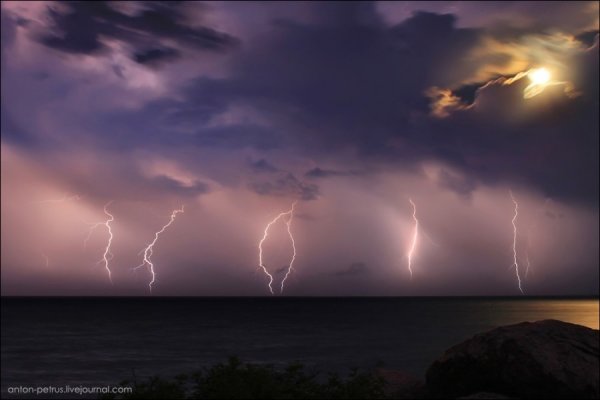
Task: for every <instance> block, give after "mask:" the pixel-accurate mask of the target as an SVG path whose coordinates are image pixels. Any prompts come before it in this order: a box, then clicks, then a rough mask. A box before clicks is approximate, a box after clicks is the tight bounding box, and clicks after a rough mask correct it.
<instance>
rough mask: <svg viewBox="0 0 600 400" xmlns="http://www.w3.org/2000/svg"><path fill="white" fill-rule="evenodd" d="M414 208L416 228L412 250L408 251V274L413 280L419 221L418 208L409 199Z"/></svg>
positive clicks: (411, 245)
mask: <svg viewBox="0 0 600 400" xmlns="http://www.w3.org/2000/svg"><path fill="white" fill-rule="evenodd" d="M408 201H409V202H410V204H411V205H412V208H413V215H412V216H413V219H414V220H415V226H414V230H413V237H412V241H411V244H410V249H409V250H408V254H407V258H408V272H410V277H411V279H412V276H413V270H412V258H413V255H414V253H415V249H416V248H417V240H418V238H419V220H418V219H417V206H416V205H415V203H414V202H413V201H412V199H411V198H409V199H408Z"/></svg>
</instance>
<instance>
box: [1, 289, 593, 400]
mask: <svg viewBox="0 0 600 400" xmlns="http://www.w3.org/2000/svg"><path fill="white" fill-rule="evenodd" d="M598 305H599V302H598V299H557V298H551V299H540V298H537V299H527V298H520V299H513V298H508V299H507V298H486V299H481V298H402V297H398V298H281V297H280V298H3V299H2V314H1V322H2V324H1V327H2V328H1V330H2V342H1V343H2V344H1V347H2V371H1V372H2V373H1V377H2V378H1V380H2V382H1V383H2V395H3V396H2V397H5V395H6V394H7V388H8V387H9V386H19V385H23V386H45V385H71V386H77V385H83V386H99V385H106V384H117V383H119V382H120V381H122V380H123V379H129V378H131V377H132V375H133V373H135V375H136V376H137V378H138V379H139V378H141V377H146V376H150V375H161V376H164V377H168V376H173V375H175V374H178V373H187V372H192V371H194V370H196V369H198V368H201V367H204V366H210V365H213V364H214V363H216V362H220V361H225V360H226V358H227V357H228V356H230V355H236V356H238V357H240V358H241V359H242V360H243V361H248V362H256V363H271V364H275V365H284V364H287V363H289V362H292V361H299V362H302V363H304V364H305V365H307V366H308V367H310V368H313V367H314V368H317V369H319V370H325V371H337V372H340V373H343V372H346V371H348V369H349V368H350V367H359V368H372V367H375V366H377V365H384V366H385V367H387V368H394V369H401V370H404V371H407V372H411V373H413V374H415V375H418V376H424V373H425V371H426V369H427V367H428V366H429V365H430V364H431V362H432V361H433V360H434V359H435V358H437V357H438V356H439V355H440V354H441V353H442V352H443V351H444V350H445V349H447V348H448V347H450V346H452V345H454V344H456V343H459V342H461V341H462V340H464V339H467V338H469V337H470V336H472V335H473V334H475V333H478V332H482V331H485V330H488V329H491V328H494V327H496V326H500V325H506V324H513V323H518V322H522V321H536V320H542V319H550V318H552V319H559V320H563V321H568V322H573V323H577V324H581V325H586V326H588V327H591V328H594V329H598ZM16 397H18V396H16Z"/></svg>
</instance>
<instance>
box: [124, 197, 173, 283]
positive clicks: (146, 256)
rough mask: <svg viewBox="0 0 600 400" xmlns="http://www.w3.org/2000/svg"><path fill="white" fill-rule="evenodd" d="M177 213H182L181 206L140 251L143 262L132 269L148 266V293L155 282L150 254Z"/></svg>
mask: <svg viewBox="0 0 600 400" xmlns="http://www.w3.org/2000/svg"><path fill="white" fill-rule="evenodd" d="M179 213H183V206H181V208H180V209H177V210H173V212H172V213H171V218H170V219H169V222H167V224H166V225H164V226H163V227H162V228H161V229H160V230H159V231H158V232H156V233H155V234H154V240H153V241H152V242H150V244H148V246H146V248H144V249H143V250H142V251H143V252H144V261H143V262H142V263H141V264H140V265H138V266H137V267H135V268H134V269H138V268H142V267H143V266H144V265H147V266H148V270H149V271H150V274H151V275H152V280H151V281H150V283H149V284H148V288H149V289H150V292H152V285H153V284H154V282H155V281H156V273H155V272H154V263H152V254H153V253H154V245H155V244H156V242H157V241H158V237H159V236H160V234H161V233H163V232H164V231H165V229H167V228H168V227H169V226H170V225H171V224H172V223H173V221H175V217H177V214H179ZM140 253H141V252H140Z"/></svg>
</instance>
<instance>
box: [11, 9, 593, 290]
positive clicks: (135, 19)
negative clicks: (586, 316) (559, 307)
mask: <svg viewBox="0 0 600 400" xmlns="http://www.w3.org/2000/svg"><path fill="white" fill-rule="evenodd" d="M598 5H599V3H598V2H547V3H544V2H489V3H487V2H486V3H482V2H474V3H471V2H460V1H458V2H397V3H391V2H372V3H371V2H365V3H355V2H352V3H341V2H336V3H327V2H319V3H317V2H294V3H286V2H276V3H275V2H273V3H271V2H264V3H260V2H240V3H236V2H210V3H196V2H194V3H186V2H81V3H79V2H65V3H62V2H11V1H5V2H2V80H1V84H2V114H1V116H2V127H1V128H2V140H1V148H2V154H1V155H2V176H1V182H2V199H1V200H2V215H1V216H2V232H1V233H2V257H1V267H2V268H1V271H2V294H3V295H150V294H152V295H155V296H160V295H198V296H205V295H207V296H208V295H270V292H269V289H268V287H267V283H268V276H267V275H266V274H265V272H264V271H263V270H262V269H261V268H260V266H259V248H258V244H259V241H260V240H261V238H263V235H264V230H265V227H266V226H267V224H268V223H269V222H270V221H271V220H272V219H273V218H275V217H277V216H278V214H279V213H281V212H285V211H287V210H289V209H290V207H291V206H292V203H294V201H296V202H297V203H296V204H295V207H294V213H293V218H292V219H291V220H289V215H286V216H283V217H282V218H281V219H280V220H278V221H277V222H276V223H274V224H273V225H272V226H271V227H270V229H269V231H268V237H267V238H266V240H265V241H264V243H263V261H264V266H265V270H266V271H268V272H269V273H270V274H271V275H272V276H273V280H274V282H273V287H274V288H275V289H278V288H279V287H280V282H281V280H282V279H283V277H284V276H285V273H286V271H287V270H288V268H289V265H288V263H289V261H290V257H291V254H292V252H293V249H292V243H291V241H290V237H289V235H288V232H287V226H288V225H286V222H288V223H289V228H290V232H291V233H292V235H293V238H294V243H295V246H296V250H297V254H296V258H295V260H294V264H293V269H292V271H291V273H290V276H289V277H288V279H287V281H286V283H285V285H286V286H285V290H284V293H283V294H284V295H298V296H303V295H310V296H313V295H385V296H409V295H521V292H520V291H519V288H518V278H520V279H521V280H522V289H523V291H524V293H525V294H526V295H597V294H598V278H599V273H598V271H599V254H598V253H599V252H598V242H599V234H598V230H599V212H598V200H599V195H598V193H599V191H598V182H599V176H598V174H599V172H598V171H599V165H598V159H599V154H598V152H599V142H598V137H599V122H598V121H599V113H598V110H599V108H600V105H599V92H598V90H599V89H598V87H599V82H598V75H599V72H598V71H599V66H598V54H599V51H598V29H599V18H598V7H599V6H598ZM511 192H512V194H513V198H514V200H515V201H516V203H517V205H518V211H517V214H518V215H517V216H516V218H515V203H514V202H513V199H512V198H511ZM411 200H412V201H413V203H414V204H415V208H416V213H415V216H416V218H417V221H418V230H415V228H416V227H417V224H416V221H415V219H414V218H413V207H412V205H411V202H410V201H411ZM107 204H108V205H107ZM106 205H107V210H108V212H109V213H110V214H111V215H112V216H113V217H114V220H113V221H111V222H110V223H109V225H110V228H111V231H112V233H113V239H112V242H111V248H110V253H112V258H111V256H110V255H109V256H108V258H109V260H108V261H109V268H110V270H111V274H112V276H111V277H112V281H113V283H112V284H111V282H110V281H109V278H108V276H107V269H106V265H105V264H104V261H103V253H104V252H105V248H106V246H107V240H108V230H107V227H106V225H103V224H104V223H105V222H106V221H107V218H108V216H107V215H106V214H105V213H104V212H103V208H104V207H105V206H106ZM182 205H183V206H184V212H183V213H179V214H177V215H176V218H175V220H174V221H173V222H172V224H171V225H170V226H168V227H167V228H166V229H165V230H164V232H162V233H161V234H160V235H159V238H158V240H157V241H156V244H155V247H154V248H153V250H154V252H153V254H152V255H151V256H152V262H153V263H154V270H155V273H156V281H155V282H154V285H153V289H152V292H150V290H149V287H148V284H149V282H150V280H151V274H150V271H149V268H148V265H143V266H142V267H141V268H138V269H135V267H136V266H138V265H140V264H141V263H142V262H143V261H144V260H143V259H144V251H143V250H144V249H145V248H146V246H147V245H148V244H150V243H151V242H152V241H153V239H154V238H155V236H154V235H155V233H156V232H157V231H159V230H160V229H161V228H162V227H163V226H164V225H165V224H166V223H168V222H169V218H170V216H171V213H172V212H173V210H175V209H178V208H180V207H181V206H182ZM286 218H287V219H286ZM513 221H514V224H515V226H516V230H517V235H516V240H515V236H514V230H513ZM94 224H100V225H96V226H95V229H93V230H92V231H91V232H89V229H90V228H93V227H94ZM88 233H91V234H90V236H89V240H88V241H87V243H86V245H85V246H84V240H85V239H86V237H87V236H88ZM413 239H414V242H413ZM413 245H414V246H413ZM513 245H514V249H515V251H516V258H517V266H515V265H514V256H515V255H514V254H513ZM412 247H414V248H413V253H412V257H411V269H412V271H413V274H412V276H411V274H410V271H409V269H408V259H409V257H408V254H409V252H410V250H411V248H412ZM99 260H100V262H98V261H99ZM517 273H519V276H517ZM275 292H276V294H277V295H279V292H278V290H275Z"/></svg>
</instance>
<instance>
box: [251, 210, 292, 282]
mask: <svg viewBox="0 0 600 400" xmlns="http://www.w3.org/2000/svg"><path fill="white" fill-rule="evenodd" d="M296 203H297V202H296V201H294V202H293V203H292V208H290V209H289V210H288V211H285V212H282V213H280V214H279V215H278V216H276V217H275V218H273V219H272V220H271V222H269V223H268V224H267V226H266V227H265V232H264V235H263V237H262V239H261V240H260V242H259V243H258V265H259V268H262V270H263V272H264V273H265V274H266V275H267V277H268V278H269V284H268V286H269V291H270V292H271V294H275V292H274V291H273V275H271V274H270V273H269V271H267V268H266V267H265V265H264V263H263V249H262V245H263V243H264V241H265V240H267V237H268V236H269V228H271V225H273V224H275V223H276V222H277V221H279V220H280V219H282V218H285V217H287V220H286V221H285V224H286V226H287V232H288V235H289V237H290V240H291V242H292V248H293V254H292V259H291V261H290V263H289V265H288V269H287V272H286V274H285V277H284V278H283V280H282V281H281V289H280V293H283V287H284V284H285V280H286V279H287V277H288V276H289V275H290V273H291V272H292V270H293V265H294V260H295V259H296V242H295V241H294V236H293V235H292V231H291V226H292V219H293V218H294V208H295V207H296Z"/></svg>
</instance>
